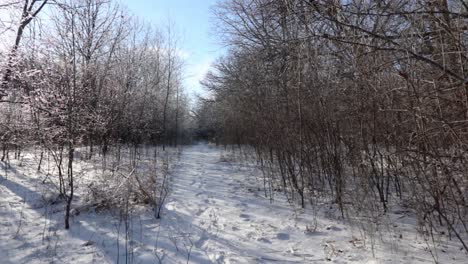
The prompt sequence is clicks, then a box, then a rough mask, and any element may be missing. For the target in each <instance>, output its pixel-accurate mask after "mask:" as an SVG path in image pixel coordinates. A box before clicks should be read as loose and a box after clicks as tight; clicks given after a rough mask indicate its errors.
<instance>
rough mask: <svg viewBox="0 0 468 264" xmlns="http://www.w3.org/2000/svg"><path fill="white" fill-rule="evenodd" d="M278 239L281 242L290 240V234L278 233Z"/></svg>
mask: <svg viewBox="0 0 468 264" xmlns="http://www.w3.org/2000/svg"><path fill="white" fill-rule="evenodd" d="M276 238H277V239H279V240H289V234H286V233H278V234H276Z"/></svg>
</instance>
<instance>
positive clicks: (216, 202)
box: [162, 144, 390, 263]
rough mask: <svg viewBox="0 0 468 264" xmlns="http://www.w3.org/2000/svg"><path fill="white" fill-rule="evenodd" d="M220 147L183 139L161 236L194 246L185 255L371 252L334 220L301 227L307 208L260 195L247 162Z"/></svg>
mask: <svg viewBox="0 0 468 264" xmlns="http://www.w3.org/2000/svg"><path fill="white" fill-rule="evenodd" d="M222 153H223V151H222V149H220V148H216V147H214V146H209V145H203V144H202V145H195V146H191V147H187V148H186V149H185V150H184V152H183V154H182V156H181V158H180V164H179V165H178V166H177V168H176V169H175V171H174V173H173V175H174V182H173V187H172V189H173V193H172V195H171V198H170V201H169V202H168V203H167V205H166V210H167V211H166V214H165V216H164V219H163V228H162V229H163V230H165V234H164V236H166V238H170V239H171V241H173V242H175V243H181V244H182V246H178V247H179V248H182V249H183V250H186V246H187V245H191V246H192V248H191V251H190V250H186V253H188V252H190V253H191V254H190V260H191V261H193V262H194V263H210V262H218V263H272V262H276V263H315V262H328V261H329V260H332V259H336V258H338V259H340V260H341V261H342V262H359V263H365V262H366V260H369V259H372V258H371V257H370V254H371V253H370V252H367V251H365V250H364V249H363V248H362V243H361V244H359V243H356V244H353V243H350V241H352V240H355V241H358V242H359V239H357V238H355V237H353V236H352V234H351V232H350V231H349V230H347V227H345V226H341V225H340V224H339V223H334V224H332V223H331V222H328V221H327V222H324V223H320V222H319V223H318V228H319V229H320V228H322V229H323V231H322V230H321V231H320V232H315V233H312V234H309V233H307V227H306V226H307V225H312V221H313V217H312V215H304V214H301V213H300V212H299V211H298V210H293V208H292V207H291V206H290V205H289V204H287V203H286V202H285V201H284V199H283V200H281V199H279V200H278V201H276V202H274V203H270V200H269V199H267V198H265V197H261V195H262V194H263V192H260V191H258V189H257V188H258V187H259V186H258V184H257V182H256V180H255V177H253V176H252V175H251V174H252V168H244V169H242V167H238V166H233V165H232V164H231V163H229V162H226V161H225V159H221V155H222ZM249 175H250V176H249ZM327 226H328V230H327ZM330 226H333V228H330ZM171 236H172V238H171ZM353 245H354V246H353ZM189 249H190V248H189ZM183 250H181V251H183ZM388 260H390V259H388Z"/></svg>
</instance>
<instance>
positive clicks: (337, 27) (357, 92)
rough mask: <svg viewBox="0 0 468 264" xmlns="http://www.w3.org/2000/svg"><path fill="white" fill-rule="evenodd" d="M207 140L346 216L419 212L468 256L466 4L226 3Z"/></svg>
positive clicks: (205, 118)
mask: <svg viewBox="0 0 468 264" xmlns="http://www.w3.org/2000/svg"><path fill="white" fill-rule="evenodd" d="M214 13H215V15H216V18H217V22H218V25H217V30H218V31H219V32H218V33H219V36H220V37H221V38H222V40H223V41H224V43H225V44H226V45H228V47H229V51H228V52H227V54H226V55H225V56H224V57H222V58H220V59H219V60H218V62H217V63H216V64H215V66H214V69H213V70H212V71H211V72H210V73H209V74H208V75H207V76H206V78H205V80H204V81H203V84H204V86H205V87H206V88H207V89H208V90H209V91H210V96H209V97H208V98H207V99H206V100H204V101H203V102H202V103H201V105H200V107H199V109H198V116H199V117H200V119H201V122H200V128H201V131H203V135H205V136H209V137H212V138H214V139H215V140H216V141H218V142H219V143H224V144H236V145H239V146H243V145H248V146H251V147H253V149H254V151H255V154H256V158H257V161H258V162H259V164H260V165H261V167H262V168H263V171H264V175H265V184H266V186H268V187H269V190H283V191H284V192H285V193H286V194H288V196H289V197H290V198H291V199H292V200H294V201H298V202H299V203H300V204H301V205H302V206H307V205H309V204H310V203H312V204H314V203H316V201H317V200H319V199H323V198H326V199H328V200H329V201H331V202H333V203H335V204H336V205H337V206H338V208H339V209H340V211H341V214H342V215H343V216H344V217H345V216H365V217H372V219H375V218H378V217H381V216H384V215H385V214H386V212H388V211H389V210H392V208H395V206H397V205H398V206H404V207H405V208H407V209H408V210H410V211H412V212H415V213H416V215H417V217H418V220H419V223H420V226H421V227H423V229H424V230H425V231H426V232H427V234H431V235H432V234H435V233H439V232H442V230H447V231H448V234H449V235H450V236H451V237H452V236H453V237H454V238H455V239H458V240H459V241H460V243H461V244H462V246H463V248H464V249H465V250H467V251H468V246H467V241H466V235H467V232H468V202H467V201H468V191H467V190H468V176H467V175H468V170H467V169H468V156H467V154H466V150H467V147H468V90H467V89H468V75H467V70H466V69H467V67H468V59H467V55H468V50H467V44H468V4H467V3H466V1H462V0H396V1H393V0H392V1H386V0H382V1H362V0H349V1H340V0H314V1H310V0H281V1H276V0H226V1H222V2H220V3H219V4H218V5H217V6H216V8H214Z"/></svg>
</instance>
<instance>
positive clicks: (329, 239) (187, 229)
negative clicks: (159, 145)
mask: <svg viewBox="0 0 468 264" xmlns="http://www.w3.org/2000/svg"><path fill="white" fill-rule="evenodd" d="M34 157H35V156H34V155H32V154H31V155H25V157H24V158H23V159H22V160H21V161H18V162H13V163H12V167H11V168H7V167H5V166H4V165H2V166H3V167H1V168H0V169H1V170H0V175H1V176H0V262H1V263H7V264H9V263H117V262H120V263H126V261H125V260H126V259H127V260H128V262H127V263H159V262H162V263H187V262H188V263H330V262H331V263H434V257H433V256H432V255H433V254H434V256H435V258H436V259H437V260H438V261H439V262H440V263H467V260H468V257H467V255H466V254H465V253H464V252H463V251H461V250H460V247H459V245H458V244H457V242H456V241H455V240H448V239H447V238H446V237H445V236H443V235H441V236H440V237H439V238H436V239H437V241H436V245H437V249H433V243H432V242H427V241H425V239H424V236H422V235H421V234H420V233H419V232H417V230H416V227H415V224H416V220H415V219H414V217H412V215H411V213H409V212H407V211H405V210H394V211H392V213H390V214H388V216H387V218H386V220H387V221H386V222H387V224H388V225H389V227H385V226H378V225H376V226H375V227H374V226H372V225H367V224H365V225H364V224H362V222H361V223H359V222H355V221H344V220H342V219H341V218H340V217H339V213H338V212H337V209H336V208H335V207H334V206H333V205H322V206H320V207H319V208H318V209H317V208H315V210H313V208H307V209H301V208H300V207H298V206H294V205H291V204H289V203H288V202H287V200H286V198H285V197H284V196H283V195H282V194H281V193H276V194H275V201H273V202H271V201H270V199H269V198H266V197H264V192H263V190H262V189H261V185H260V184H259V183H258V179H257V177H256V176H259V175H260V172H259V171H258V170H257V169H256V168H255V166H254V165H253V164H250V165H248V164H245V163H240V162H238V161H237V160H236V159H235V158H233V156H232V154H231V153H229V152H226V151H225V150H224V149H223V148H219V147H215V146H212V145H208V144H198V145H193V146H187V147H185V149H184V151H183V152H182V154H181V155H180V157H179V159H178V161H177V162H176V164H175V166H174V167H173V168H172V172H171V175H172V176H171V193H170V196H169V198H168V200H167V202H166V204H165V207H164V210H163V213H162V218H161V219H160V220H159V219H155V217H154V212H153V211H152V209H151V208H148V207H147V206H146V207H145V206H137V207H135V208H134V209H133V211H132V213H131V217H130V219H129V222H128V228H127V229H128V230H129V232H127V233H126V232H125V222H122V221H119V220H121V216H120V215H119V214H118V213H116V212H112V211H97V210H90V211H86V212H80V214H79V215H76V216H74V218H73V221H72V224H71V229H70V230H68V231H67V230H64V229H63V223H62V222H63V221H62V218H63V206H64V204H63V203H59V204H50V201H51V200H53V199H52V198H51V197H53V196H54V194H53V192H51V191H50V185H48V184H43V181H42V180H43V178H44V175H41V174H40V173H37V172H36V168H37V161H35V158H34ZM79 162H81V161H79ZM0 164H2V163H0ZM78 167H82V168H83V171H88V172H89V170H85V169H84V168H86V164H85V163H84V161H83V162H81V164H80V166H78ZM88 176H89V175H88ZM89 178H92V177H87V178H86V179H89ZM81 180H82V182H80V183H81V188H79V191H78V192H77V193H78V197H77V199H76V200H77V201H76V203H75V206H77V205H79V204H80V203H81V202H82V201H81V200H82V198H81V194H82V193H83V192H84V189H85V188H86V187H85V186H86V185H85V184H83V181H84V178H83V179H81ZM126 235H127V237H128V239H127V241H128V243H127V249H126V243H125V236H126ZM429 249H432V251H430V250H429ZM431 252H432V254H431Z"/></svg>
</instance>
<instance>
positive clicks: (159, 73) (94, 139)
mask: <svg viewBox="0 0 468 264" xmlns="http://www.w3.org/2000/svg"><path fill="white" fill-rule="evenodd" d="M0 11H4V14H8V17H9V18H11V20H8V19H5V20H3V19H2V21H1V23H0V34H2V35H0V38H2V43H1V45H2V46H1V49H0V56H1V57H2V61H1V63H2V64H1V65H0V70H1V74H2V80H1V84H0V85H1V86H0V147H1V149H2V151H3V152H2V153H0V154H2V155H1V160H2V161H6V160H8V158H9V156H8V155H9V152H11V151H12V150H15V151H16V153H19V150H20V149H24V148H27V147H30V146H33V147H34V148H37V147H40V148H42V149H43V150H44V151H46V152H48V153H51V154H52V156H53V157H54V161H55V163H56V164H57V168H58V174H59V178H60V193H61V195H62V196H63V197H64V198H66V201H67V210H66V214H67V216H66V228H68V226H69V223H68V215H69V212H70V204H71V201H72V199H73V192H74V180H73V171H74V170H73V161H74V159H75V158H74V155H75V149H76V148H78V147H83V146H86V147H87V148H88V152H87V153H88V155H89V157H88V158H91V156H92V155H93V154H94V153H99V154H102V155H103V156H104V157H105V155H106V154H107V153H108V150H109V148H110V147H111V146H115V145H116V144H126V145H127V146H129V147H132V148H134V149H135V152H136V150H137V148H138V147H139V146H140V145H142V144H152V145H162V146H163V147H165V146H166V145H169V144H170V145H177V144H178V143H179V142H180V141H181V140H185V139H186V133H185V131H186V129H185V128H186V126H187V122H188V118H187V117H188V99H187V97H186V96H185V94H184V92H183V90H182V87H181V79H182V66H183V65H182V60H181V57H180V52H179V50H178V47H177V37H176V34H175V33H174V32H173V29H172V27H173V26H171V25H168V26H166V27H163V28H154V27H151V26H148V25H146V24H145V23H142V22H139V20H138V19H137V18H134V17H132V15H131V14H129V13H128V12H127V11H125V9H124V8H122V7H120V6H118V5H117V4H116V3H115V2H113V1H107V0H64V1H58V0H55V1H52V0H50V1H48V0H22V1H6V2H5V3H4V4H1V5H0ZM0 13H1V12H0ZM5 17H6V16H5V15H3V16H2V18H5ZM119 150H120V148H119ZM42 156H43V155H42V154H41V159H42ZM63 167H65V169H63ZM39 168H40V165H39Z"/></svg>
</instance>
